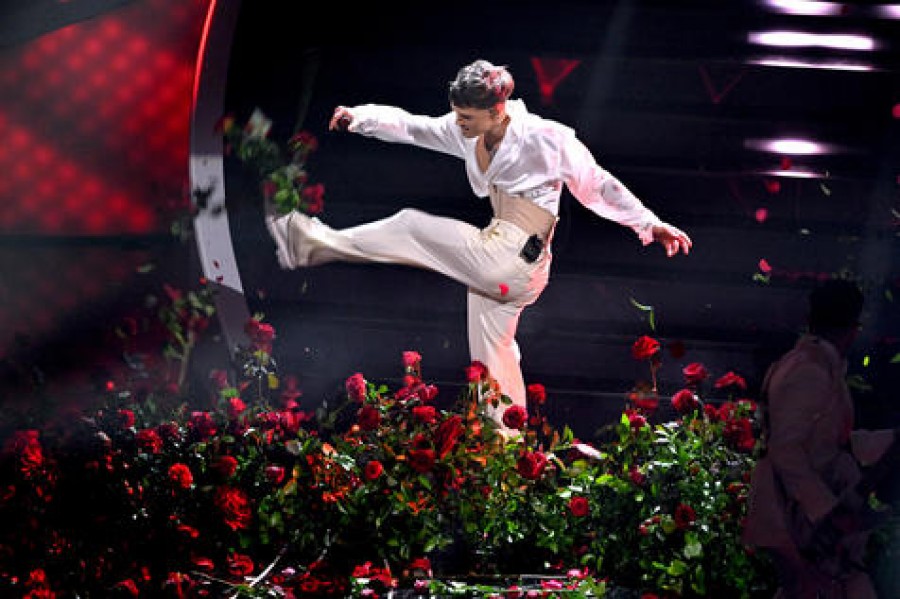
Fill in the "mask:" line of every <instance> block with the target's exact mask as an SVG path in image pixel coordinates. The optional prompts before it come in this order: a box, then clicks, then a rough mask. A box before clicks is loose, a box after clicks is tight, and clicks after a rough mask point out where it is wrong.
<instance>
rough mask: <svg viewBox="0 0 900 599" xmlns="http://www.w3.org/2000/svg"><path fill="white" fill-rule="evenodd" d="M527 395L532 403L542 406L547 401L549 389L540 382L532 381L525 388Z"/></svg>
mask: <svg viewBox="0 0 900 599" xmlns="http://www.w3.org/2000/svg"><path fill="white" fill-rule="evenodd" d="M525 397H526V398H527V400H528V401H530V402H531V403H533V404H535V405H539V406H542V405H544V402H546V401H547V390H546V389H545V388H544V386H543V385H542V384H540V383H531V384H530V385H528V386H527V387H526V388H525Z"/></svg>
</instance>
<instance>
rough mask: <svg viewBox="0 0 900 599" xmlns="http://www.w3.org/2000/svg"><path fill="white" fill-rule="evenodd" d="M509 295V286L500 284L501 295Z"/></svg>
mask: <svg viewBox="0 0 900 599" xmlns="http://www.w3.org/2000/svg"><path fill="white" fill-rule="evenodd" d="M507 293H509V285H507V284H506V283H500V295H501V296H506V294H507Z"/></svg>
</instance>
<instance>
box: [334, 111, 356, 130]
mask: <svg viewBox="0 0 900 599" xmlns="http://www.w3.org/2000/svg"><path fill="white" fill-rule="evenodd" d="M351 123H353V114H352V113H351V112H350V110H349V109H348V108H347V107H345V106H338V107H337V108H335V109H334V114H333V115H332V116H331V121H329V123H328V130H329V131H346V130H347V129H349V128H350V124H351Z"/></svg>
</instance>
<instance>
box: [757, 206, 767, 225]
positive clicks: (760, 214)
mask: <svg viewBox="0 0 900 599" xmlns="http://www.w3.org/2000/svg"><path fill="white" fill-rule="evenodd" d="M755 217H756V222H758V223H764V222H766V219H768V218H769V211H768V210H767V209H765V208H757V209H756V214H755Z"/></svg>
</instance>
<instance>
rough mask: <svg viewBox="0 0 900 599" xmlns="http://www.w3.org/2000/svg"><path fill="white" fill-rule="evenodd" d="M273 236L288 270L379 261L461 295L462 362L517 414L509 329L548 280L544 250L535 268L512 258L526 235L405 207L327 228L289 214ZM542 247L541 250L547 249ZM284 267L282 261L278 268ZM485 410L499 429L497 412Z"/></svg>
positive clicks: (520, 397) (519, 396)
mask: <svg viewBox="0 0 900 599" xmlns="http://www.w3.org/2000/svg"><path fill="white" fill-rule="evenodd" d="M287 218H289V219H290V222H289V223H287V226H285V227H282V228H281V230H282V231H284V232H285V234H286V235H287V236H288V238H289V240H290V241H289V242H288V244H287V245H286V246H285V247H287V248H289V249H290V253H291V254H292V258H293V260H292V261H288V262H291V263H290V264H289V266H312V265H316V264H322V263H325V262H331V261H335V260H340V261H351V262H381V263H389V264H404V265H408V266H414V267H418V268H425V269H429V270H432V271H436V272H439V273H441V274H444V275H446V276H448V277H450V278H452V279H454V280H456V281H458V282H460V283H462V284H463V285H466V287H467V288H468V305H467V315H468V317H467V320H468V339H469V355H470V358H471V359H472V360H478V361H480V362H482V363H483V364H484V365H485V366H487V368H488V371H489V373H490V374H491V376H492V377H494V378H495V379H496V380H497V382H498V383H499V384H500V389H501V391H502V392H503V393H504V394H505V395H507V396H509V398H510V399H511V400H512V401H513V403H514V404H517V405H521V406H522V407H525V383H524V380H523V377H522V370H521V367H520V358H521V356H520V353H519V346H518V344H517V343H516V339H515V336H516V328H517V327H518V323H519V317H520V315H521V314H522V310H523V309H524V308H525V307H526V306H528V305H530V304H532V303H534V302H535V301H536V300H537V298H538V297H539V296H540V294H541V292H542V291H543V289H544V287H545V286H546V285H547V280H548V277H549V273H550V262H551V254H550V252H549V247H547V248H545V249H544V251H543V252H542V253H541V256H540V257H539V258H538V259H537V261H535V262H533V263H528V262H526V261H525V260H524V259H523V258H522V257H521V256H520V255H519V253H520V251H521V250H522V247H523V246H524V245H525V242H526V240H527V239H528V237H529V234H528V233H527V232H525V231H523V230H522V229H520V228H519V227H518V226H516V225H514V224H512V223H510V222H507V221H503V220H499V219H496V218H495V219H493V220H492V221H491V223H490V224H489V225H488V226H487V227H485V228H484V229H478V228H477V227H474V226H472V225H470V224H468V223H465V222H462V221H459V220H455V219H451V218H446V217H440V216H434V215H432V214H428V213H425V212H422V211H420V210H415V209H412V208H406V209H403V210H401V211H399V212H397V213H396V214H394V215H393V216H390V217H387V218H384V219H382V220H378V221H375V222H371V223H366V224H363V225H359V226H355V227H350V228H347V229H340V230H338V229H333V228H331V227H329V226H327V225H325V224H324V223H322V222H321V221H319V220H318V219H315V218H309V217H307V216H305V215H302V214H299V213H292V214H289V215H287V216H285V217H281V219H287ZM548 246H549V244H548ZM284 263H285V261H284V260H282V264H284ZM505 408H506V406H503V405H502V404H501V406H500V408H499V410H496V411H494V410H490V416H491V417H492V418H494V419H495V420H496V421H497V422H498V424H501V426H502V423H501V418H502V412H503V410H505Z"/></svg>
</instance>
